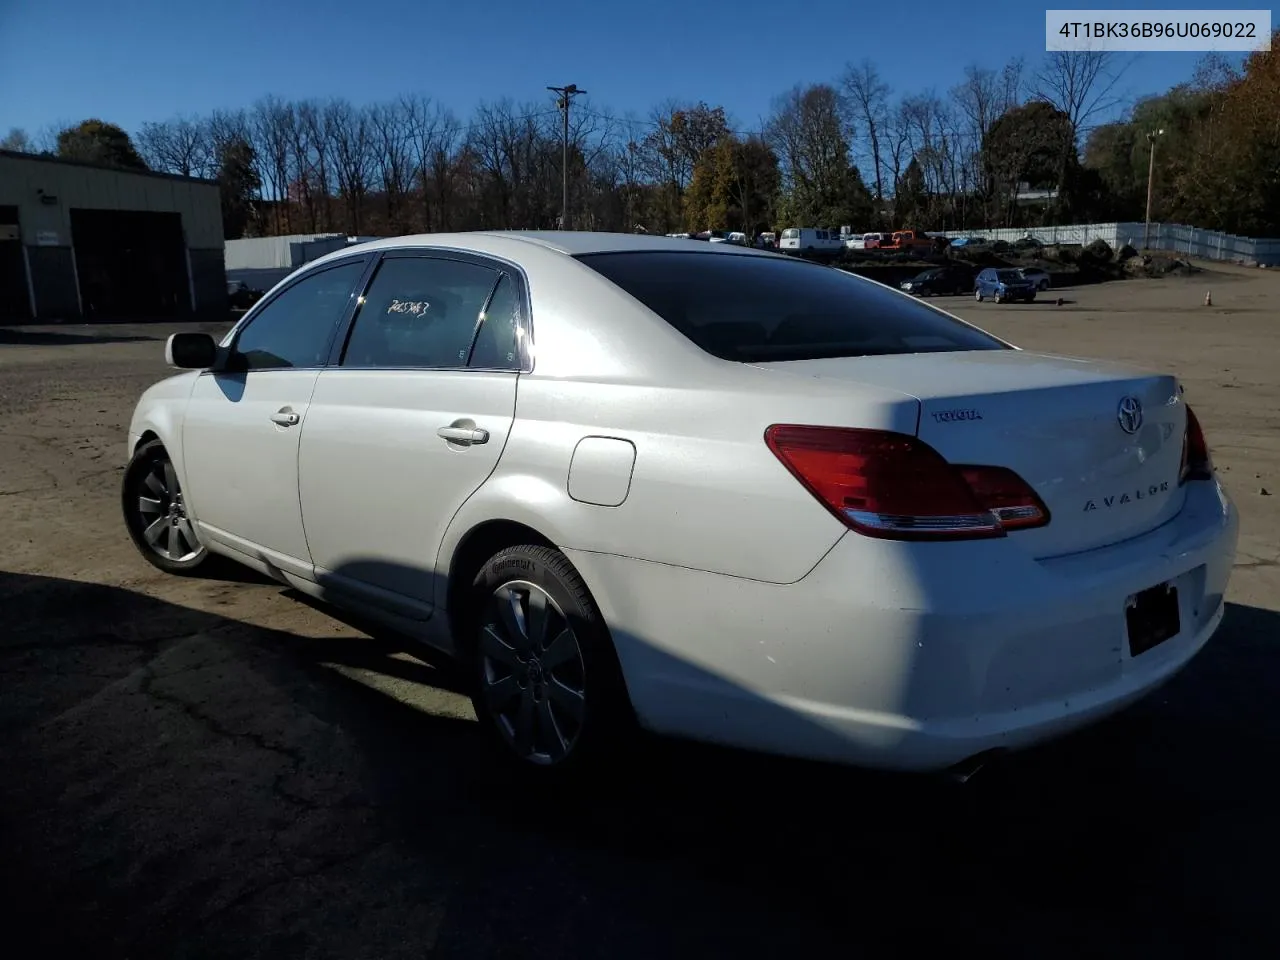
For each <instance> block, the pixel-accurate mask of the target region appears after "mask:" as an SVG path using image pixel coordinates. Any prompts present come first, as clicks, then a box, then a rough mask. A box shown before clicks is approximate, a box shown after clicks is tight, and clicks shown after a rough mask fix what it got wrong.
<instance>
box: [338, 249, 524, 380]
mask: <svg viewBox="0 0 1280 960" xmlns="http://www.w3.org/2000/svg"><path fill="white" fill-rule="evenodd" d="M498 276H499V274H498V271H496V270H492V269H490V268H489V267H482V266H479V265H478V264H474V263H467V262H465V261H462V260H445V259H440V258H435V257H388V258H387V259H385V260H383V261H382V263H381V265H379V267H378V272H377V273H376V274H374V277H373V282H372V283H371V284H370V285H369V292H368V293H367V294H366V295H365V299H364V303H363V304H362V305H361V307H360V312H359V313H357V314H356V318H355V322H354V324H353V325H352V328H351V336H350V338H349V339H348V340H347V348H346V351H345V352H344V353H343V356H342V365H343V366H344V367H435V368H442V367H443V368H451V367H465V366H466V365H467V357H468V355H469V354H470V353H471V344H472V341H473V340H474V339H475V335H476V326H477V324H478V323H479V321H480V311H481V310H482V309H483V308H484V305H485V302H486V301H487V300H488V299H489V295H490V294H491V293H492V292H493V288H494V285H495V284H496V283H497V282H498Z"/></svg>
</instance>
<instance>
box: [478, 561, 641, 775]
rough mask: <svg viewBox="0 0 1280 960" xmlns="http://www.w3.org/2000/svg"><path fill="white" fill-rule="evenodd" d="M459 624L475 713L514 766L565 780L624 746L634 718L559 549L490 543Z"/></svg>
mask: <svg viewBox="0 0 1280 960" xmlns="http://www.w3.org/2000/svg"><path fill="white" fill-rule="evenodd" d="M460 626H461V627H462V629H463V630H465V631H466V634H467V635H466V636H465V637H464V638H463V640H464V649H465V650H466V651H467V653H468V659H469V661H470V662H469V664H468V666H469V668H470V672H471V680H472V704H473V706H474V707H475V711H476V716H477V718H478V719H479V720H480V724H481V726H482V727H483V728H484V730H485V732H486V734H487V735H488V736H489V737H490V738H491V739H492V741H493V742H494V743H495V745H496V746H497V748H498V749H499V751H500V753H501V754H502V755H503V756H504V757H505V758H506V759H507V761H508V762H509V763H512V764H514V766H515V767H516V768H517V769H518V770H519V771H520V772H521V773H522V774H523V775H525V776H528V777H532V778H535V779H537V780H541V781H553V780H557V781H558V780H561V779H567V778H569V777H574V776H578V775H580V774H582V773H584V772H587V771H595V770H599V769H601V768H603V767H605V766H606V765H607V764H606V761H611V760H613V759H617V758H618V757H620V756H621V755H623V754H624V753H625V752H626V749H627V748H628V747H630V746H631V740H632V738H633V736H634V734H635V732H636V725H635V717H634V714H633V712H632V709H631V702H630V699H629V697H628V696H627V689H626V683H625V681H624V679H623V676H622V668H621V666H620V665H619V663H618V657H617V653H616V652H615V650H614V647H613V641H612V639H611V637H610V635H609V629H608V627H607V625H606V624H605V622H604V618H603V617H602V616H601V614H600V610H599V608H598V607H597V606H596V604H595V601H594V600H593V599H592V597H591V593H590V591H588V590H587V587H586V584H585V583H583V581H582V578H581V576H579V574H578V572H577V570H575V569H574V568H573V565H572V564H571V563H570V562H569V561H568V559H567V558H566V557H565V556H564V554H562V553H560V552H559V551H558V550H553V549H551V548H549V547H543V546H534V545H522V546H515V547H508V548H506V549H505V550H501V551H499V552H498V553H497V554H495V555H494V556H493V557H491V558H490V559H489V561H488V562H487V563H485V565H484V566H483V567H482V568H481V569H480V572H479V573H478V574H477V575H476V578H475V580H474V581H473V584H472V589H471V592H470V595H469V597H468V600H467V608H466V609H465V611H464V616H463V623H462V624H460Z"/></svg>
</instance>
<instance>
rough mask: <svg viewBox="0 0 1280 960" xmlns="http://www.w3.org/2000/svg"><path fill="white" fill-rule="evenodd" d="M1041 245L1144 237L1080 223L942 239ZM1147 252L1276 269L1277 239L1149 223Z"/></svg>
mask: <svg viewBox="0 0 1280 960" xmlns="http://www.w3.org/2000/svg"><path fill="white" fill-rule="evenodd" d="M1028 235H1030V236H1032V237H1035V238H1036V239H1037V240H1039V241H1040V242H1041V243H1080V244H1085V243H1092V242H1093V241H1094V240H1105V241H1107V243H1109V244H1110V245H1111V246H1112V248H1114V249H1119V248H1120V247H1121V246H1123V245H1124V244H1126V243H1127V244H1129V245H1130V246H1132V247H1134V248H1136V249H1142V247H1143V245H1144V240H1145V236H1146V224H1143V223H1083V224H1075V225H1072V226H1064V227H1026V228H1023V227H1012V228H1003V229H999V230H949V231H947V232H945V233H944V234H943V236H946V237H984V238H986V239H987V240H1005V241H1007V242H1009V243H1012V242H1013V241H1015V240H1019V239H1021V238H1022V237H1025V236H1028ZM1147 247H1148V249H1151V250H1166V251H1168V252H1170V253H1180V254H1182V255H1183V256H1185V257H1197V258H1200V259H1203V260H1225V261H1229V262H1232V263H1243V264H1248V265H1250V266H1253V265H1257V266H1267V267H1274V266H1280V239H1271V240H1254V239H1252V238H1250V237H1237V236H1234V235H1232V234H1229V233H1219V232H1218V231H1216V230H1200V229H1198V228H1196V227H1188V226H1184V225H1183V224H1180V223H1152V224H1151V242H1150V243H1149V244H1147Z"/></svg>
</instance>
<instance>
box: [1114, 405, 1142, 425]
mask: <svg viewBox="0 0 1280 960" xmlns="http://www.w3.org/2000/svg"><path fill="white" fill-rule="evenodd" d="M1116 420H1118V421H1119V422H1120V429H1121V430H1123V431H1124V432H1125V433H1137V432H1138V431H1139V430H1140V429H1142V403H1141V402H1140V401H1139V400H1138V398H1137V397H1125V398H1124V399H1123V400H1121V401H1120V406H1119V408H1117V410H1116Z"/></svg>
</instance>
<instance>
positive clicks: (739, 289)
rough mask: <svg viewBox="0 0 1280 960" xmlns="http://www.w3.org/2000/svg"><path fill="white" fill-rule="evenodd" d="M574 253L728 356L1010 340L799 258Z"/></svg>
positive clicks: (755, 359) (817, 354)
mask: <svg viewBox="0 0 1280 960" xmlns="http://www.w3.org/2000/svg"><path fill="white" fill-rule="evenodd" d="M578 259H579V260H581V261H582V262H583V263H584V264H586V265H587V266H589V267H591V268H592V269H593V270H595V271H596V272H597V273H600V274H602V275H603V276H604V277H605V278H606V279H608V280H609V281H611V282H612V283H614V284H616V285H617V286H619V287H621V288H622V289H623V290H625V291H626V292H627V293H629V294H631V296H633V297H635V298H636V299H637V300H639V301H640V302H641V303H643V304H644V305H645V306H646V307H648V308H649V309H650V310H652V311H653V312H654V313H656V314H658V316H660V317H662V319H664V320H666V321H667V322H668V323H669V324H671V325H672V326H673V327H675V328H676V329H677V330H679V331H680V332H681V333H682V334H684V335H685V336H686V337H688V338H689V339H690V340H692V341H693V342H694V343H696V344H697V345H698V346H699V347H701V348H702V349H703V350H705V351H707V352H708V353H710V354H712V355H713V356H717V357H720V358H721V359H724V360H737V361H741V362H743V363H763V362H767V361H770V360H816V359H819V358H822V357H863V356H883V355H886V354H897V353H945V352H952V351H957V350H1005V349H1009V348H1008V347H1006V346H1005V345H1004V344H1003V343H1001V342H1000V341H999V340H996V339H995V338H994V337H991V336H989V335H988V334H985V333H983V332H982V331H980V330H976V329H974V328H973V327H970V326H967V325H966V324H963V323H960V322H959V321H957V320H953V319H952V318H950V317H948V316H946V315H944V314H942V313H940V312H938V311H936V310H934V309H932V308H930V307H927V306H925V305H924V304H922V303H920V302H919V301H917V300H914V299H911V298H909V297H906V296H904V295H903V294H900V293H897V292H896V291H894V290H891V289H890V288H889V287H886V286H883V285H881V284H879V283H876V282H875V281H873V280H864V279H862V278H860V277H855V276H853V275H852V274H849V273H846V272H844V271H843V270H838V269H836V268H834V267H826V266H821V265H819V264H814V263H806V262H805V261H802V260H793V259H788V258H782V257H756V256H750V255H736V254H725V255H722V254H717V253H685V252H675V251H671V252H666V251H664V252H657V251H655V252H644V253H593V254H583V255H581V256H579V257H578Z"/></svg>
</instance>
